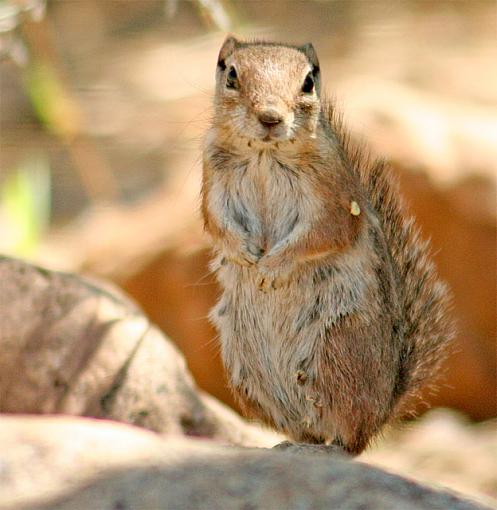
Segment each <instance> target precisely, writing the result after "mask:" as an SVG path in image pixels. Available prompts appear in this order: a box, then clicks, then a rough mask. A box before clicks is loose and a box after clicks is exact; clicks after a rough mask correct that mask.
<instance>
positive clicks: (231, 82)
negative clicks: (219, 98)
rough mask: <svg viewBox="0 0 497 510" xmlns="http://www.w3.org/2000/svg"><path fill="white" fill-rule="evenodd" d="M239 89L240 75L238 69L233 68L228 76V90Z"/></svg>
mask: <svg viewBox="0 0 497 510" xmlns="http://www.w3.org/2000/svg"><path fill="white" fill-rule="evenodd" d="M237 87H238V75H237V74H236V69H235V68H234V67H233V66H231V67H230V69H229V71H228V74H227V76H226V88H228V89H236V88H237Z"/></svg>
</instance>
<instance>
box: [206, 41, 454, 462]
mask: <svg viewBox="0 0 497 510" xmlns="http://www.w3.org/2000/svg"><path fill="white" fill-rule="evenodd" d="M320 89H321V86H320V70H319V63H318V59H317V55H316V52H315V51H314V48H313V46H312V45H311V44H307V45H305V46H301V47H297V46H291V45H286V44H277V43H269V42H261V41H256V42H241V41H239V40H237V39H236V38H234V37H232V36H229V37H228V38H227V39H226V40H225V42H224V44H223V46H222V48H221V51H220V54H219V59H218V63H217V72H216V92H215V105H214V116H213V121H212V125H211V127H210V129H209V131H208V133H207V136H206V139H205V147H204V153H203V185H202V213H203V218H204V224H205V229H206V230H207V232H208V233H209V234H210V236H211V237H212V239H213V242H214V248H215V251H216V254H217V256H216V258H215V259H214V261H213V265H212V267H213V269H214V270H215V271H216V272H217V277H218V280H219V282H220V284H221V287H222V289H223V294H222V297H221V299H220V300H219V302H218V304H217V305H216V306H215V308H214V309H213V310H212V312H211V318H212V320H213V322H214V323H215V325H216V326H217V328H218V330H219V333H220V340H221V350H222V357H223V361H224V364H225V367H226V369H227V371H228V375H229V379H230V383H231V385H232V387H233V390H234V392H235V394H236V396H237V397H238V398H239V399H240V403H241V404H242V407H243V408H244V409H245V410H246V411H247V413H249V414H251V415H252V416H255V417H257V418H258V419H260V420H262V421H264V422H265V423H267V424H270V425H271V426H273V427H275V428H276V429H278V430H280V431H282V432H284V433H286V434H287V435H288V436H289V437H290V438H291V439H292V440H294V441H296V442H301V443H312V444H314V445H316V444H323V445H339V446H340V447H342V448H343V449H344V450H345V451H347V452H349V453H351V454H358V453H360V452H361V451H362V450H363V449H364V448H365V447H366V446H367V444H368V442H369V441H370V439H371V438H372V437H374V435H375V434H377V433H378V432H379V430H380V429H381V427H382V426H383V425H384V424H385V423H386V422H388V421H389V420H390V419H391V418H392V417H395V416H398V415H399V413H401V412H403V410H404V407H405V404H406V402H408V401H409V399H410V397H411V396H413V395H417V394H418V393H419V389H420V387H421V386H422V385H423V384H424V383H425V382H426V381H427V380H428V379H429V378H430V377H431V376H432V374H433V373H434V372H436V371H437V370H438V369H439V367H440V363H441V360H442V359H443V356H444V352H445V347H446V345H447V342H448V340H449V338H450V336H451V335H450V329H451V328H450V322H449V320H448V318H447V307H448V297H447V291H446V288H445V286H444V284H443V283H441V282H440V281H439V280H438V279H437V277H436V274H435V271H434V267H433V264H432V262H431V261H430V258H429V253H428V247H427V244H426V243H425V242H423V241H421V240H420V238H419V235H418V230H417V228H416V227H415V226H414V225H413V221H412V219H411V218H410V217H408V216H407V215H406V213H405V212H404V210H403V207H402V205H401V200H400V197H399V194H398V190H397V187H396V185H395V183H394V182H393V180H392V177H391V176H390V174H389V171H388V169H387V167H386V166H385V164H383V163H382V162H380V161H373V160H370V159H369V158H368V157H367V156H366V155H365V152H364V151H363V150H355V149H352V148H351V144H350V142H349V141H348V138H347V135H346V134H345V132H344V129H343V127H342V123H341V121H340V119H339V117H338V116H337V114H336V112H335V108H334V106H333V105H332V104H331V103H330V102H328V101H325V100H324V99H322V98H321V91H320Z"/></svg>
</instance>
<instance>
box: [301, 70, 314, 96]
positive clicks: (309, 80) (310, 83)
mask: <svg viewBox="0 0 497 510" xmlns="http://www.w3.org/2000/svg"><path fill="white" fill-rule="evenodd" d="M313 90H314V78H313V77H312V73H307V76H306V77H305V80H304V84H303V85H302V92H304V93H306V94H310V93H311V92H312V91H313Z"/></svg>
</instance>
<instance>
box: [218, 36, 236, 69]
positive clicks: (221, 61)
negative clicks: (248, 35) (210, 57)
mask: <svg viewBox="0 0 497 510" xmlns="http://www.w3.org/2000/svg"><path fill="white" fill-rule="evenodd" d="M239 44H240V41H238V39H237V38H236V37H235V36H234V35H228V36H227V37H226V39H225V40H224V42H223V45H222V46H221V49H220V50H219V57H218V58H217V65H218V67H220V68H221V70H222V71H224V70H225V69H226V63H225V60H226V58H227V57H229V56H230V55H231V54H232V53H233V51H234V50H235V48H237V47H238V46H239Z"/></svg>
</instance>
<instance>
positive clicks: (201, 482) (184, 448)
mask: <svg viewBox="0 0 497 510" xmlns="http://www.w3.org/2000/svg"><path fill="white" fill-rule="evenodd" d="M214 508H223V509H225V508H226V509H229V508H243V509H246V510H249V509H278V510H279V509H287V508H288V509H290V508H291V509H297V508H298V509H313V510H319V509H325V508H326V509H329V508H332V509H337V510H338V509H344V510H345V509H346V510H360V509H365V508H367V509H368V510H399V509H402V510H425V509H426V510H477V509H482V508H484V507H482V506H479V505H477V504H473V503H471V502H469V501H465V500H463V499H459V498H458V497H456V496H454V495H452V494H449V493H447V492H440V491H435V490H432V489H428V488H426V487H423V486H421V485H418V484H416V483H414V482H412V481H409V480H406V479H403V478H401V477H398V476H395V475H392V474H388V473H386V472H384V471H382V470H380V469H377V468H372V467H370V466H366V465H362V464H360V463H356V462H353V461H350V460H348V459H345V458H341V457H330V456H328V455H322V454H321V455H308V454H300V455H299V454H295V453H288V452H279V451H274V450H273V451H267V450H243V449H239V448H230V447H223V446H219V445H216V444H213V443H208V442H206V441H200V440H195V439H180V438H176V439H174V438H168V439H160V438H159V437H158V436H156V435H154V434H153V433H150V432H146V431H143V430H139V429H136V428H132V427H129V426H125V425H121V424H115V423H110V422H103V421H97V420H88V419H81V418H80V419H76V418H60V417H59V418H57V417H55V418H54V417H50V418H32V417H31V418H28V417H6V416H4V417H0V509H1V510H21V509H22V510H25V509H30V510H89V509H98V510H125V509H127V510H131V509H136V510H138V509H139V510H160V509H174V510H194V509H214Z"/></svg>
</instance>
